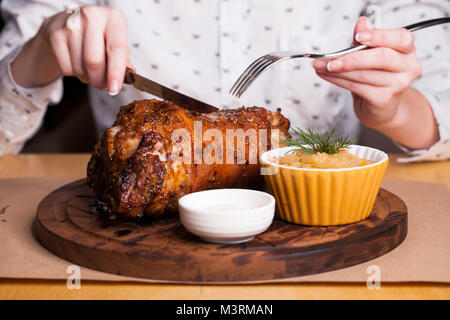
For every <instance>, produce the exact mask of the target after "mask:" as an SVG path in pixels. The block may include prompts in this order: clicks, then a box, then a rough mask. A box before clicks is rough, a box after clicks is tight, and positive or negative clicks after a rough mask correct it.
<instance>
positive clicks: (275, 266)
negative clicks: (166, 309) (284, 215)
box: [34, 179, 407, 284]
mask: <svg viewBox="0 0 450 320" xmlns="http://www.w3.org/2000/svg"><path fill="white" fill-rule="evenodd" d="M83 183H84V179H82V180H78V181H75V182H73V183H71V184H69V185H65V186H62V187H60V188H58V189H57V190H55V191H53V192H51V193H50V194H49V195H48V196H47V197H45V198H44V199H43V200H42V201H41V203H40V204H39V206H38V211H37V216H36V219H35V221H34V227H35V231H36V235H37V237H38V240H39V241H40V242H41V244H42V245H43V246H44V247H45V248H47V250H49V251H50V252H52V253H54V254H56V255H57V256H59V257H61V258H63V259H66V260H68V261H71V262H73V263H76V264H78V265H80V266H85V267H88V268H91V269H95V270H99V271H104V272H108V273H112V274H117V275H123V276H129V277H137V278H146V279H151V280H158V281H165V282H175V283H190V284H199V283H201V284H205V283H209V284H220V283H245V282H251V283H257V282H262V281H264V282H267V281H270V280H277V279H287V278H294V277H299V276H304V275H310V274H316V273H323V272H328V271H333V270H337V269H342V268H345V267H350V266H353V265H357V264H360V263H363V262H367V261H369V260H372V259H374V258H377V257H379V256H381V255H383V254H386V253H388V252H389V251H392V250H393V249H395V248H396V247H398V246H399V245H400V244H401V243H402V242H403V241H404V239H405V238H406V235H407V208H406V205H405V203H404V202H403V201H402V200H401V199H400V198H398V197H396V196H395V195H393V194H392V193H390V192H388V191H385V190H383V192H385V193H387V194H390V195H392V199H393V200H392V201H394V202H395V205H394V207H395V208H396V209H401V210H397V211H395V212H392V213H391V214H389V216H388V218H387V219H386V220H389V224H388V225H387V226H384V227H383V226H382V225H381V226H377V227H374V228H372V230H371V232H370V234H369V235H368V236H367V235H366V237H364V236H363V235H358V234H353V235H350V236H347V237H345V238H342V239H339V240H336V241H331V242H329V243H325V244H318V245H315V246H311V247H309V248H308V250H298V248H293V249H280V250H278V251H274V252H270V254H267V253H265V252H261V253H258V254H256V255H252V253H249V252H245V251H243V252H240V253H239V254H237V255H236V256H234V257H233V259H232V260H233V264H231V263H230V259H229V258H226V257H214V258H211V259H210V260H212V259H214V260H220V259H224V264H223V265H224V266H223V268H222V266H221V267H220V268H222V269H221V270H218V271H216V272H214V271H210V272H209V271H208V272H206V273H202V272H201V271H200V270H201V269H198V270H195V267H196V266H195V263H192V262H191V263H189V264H181V265H178V264H177V263H175V262H174V261H163V263H162V264H161V263H160V262H159V261H156V260H155V259H154V258H153V257H142V256H139V254H130V255H124V254H123V253H118V252H114V251H107V250H102V249H101V248H96V247H89V246H88V245H86V244H83V243H82V242H83V232H82V231H81V230H79V231H78V232H79V234H80V239H79V240H80V241H77V242H75V241H70V240H68V239H65V238H64V237H63V236H62V235H60V234H58V233H57V232H54V231H53V230H50V229H51V228H48V226H46V225H45V223H43V221H41V220H42V219H40V217H39V213H40V212H42V210H45V207H46V206H48V205H54V204H55V203H57V204H58V207H59V208H64V207H65V204H66V203H67V202H68V201H69V200H70V199H71V196H73V194H72V195H70V193H69V194H66V197H61V194H62V193H63V192H65V190H66V189H68V188H69V189H70V187H72V188H73V187H76V186H77V185H81V184H83ZM64 212H65V209H64ZM60 218H61V217H60ZM55 220H56V216H55ZM44 221H45V220H44ZM64 222H65V220H64V219H60V221H59V223H64ZM66 225H70V224H67V223H66ZM72 228H73V229H74V230H76V229H75V228H74V227H73V226H72ZM249 255H251V257H252V258H255V257H256V259H258V260H259V261H255V260H253V261H251V262H253V263H256V264H257V265H258V266H257V267H255V266H251V265H249V261H248V256H249ZM92 257H96V259H92ZM235 262H238V263H235ZM197 263H203V264H207V263H208V260H207V259H205V260H202V261H197ZM154 266H158V268H157V270H156V269H155V268H154ZM227 266H228V267H229V268H227ZM267 266H268V268H266V267H267ZM189 267H191V268H192V269H191V270H192V272H186V270H187V269H189ZM177 270H178V272H177Z"/></svg>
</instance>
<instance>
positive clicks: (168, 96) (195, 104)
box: [124, 68, 219, 113]
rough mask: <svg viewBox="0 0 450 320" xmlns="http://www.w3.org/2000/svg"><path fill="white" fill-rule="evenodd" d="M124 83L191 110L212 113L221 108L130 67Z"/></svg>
mask: <svg viewBox="0 0 450 320" xmlns="http://www.w3.org/2000/svg"><path fill="white" fill-rule="evenodd" d="M124 83H126V84H131V85H133V86H134V87H135V88H136V89H138V90H140V91H145V92H148V93H150V94H152V95H154V96H157V97H159V98H161V99H164V100H167V101H170V102H173V103H175V104H176V105H178V106H180V107H182V108H186V109H188V110H190V111H195V112H199V113H211V112H215V111H218V110H219V108H217V107H214V106H212V105H209V104H207V103H205V102H202V101H200V100H197V99H194V98H191V97H189V96H186V95H184V94H182V93H180V92H177V91H175V90H172V89H170V88H167V87H165V86H163V85H161V84H159V83H157V82H154V81H152V80H150V79H147V78H145V77H143V76H140V75H138V74H136V73H134V72H133V71H132V70H131V69H129V68H127V70H126V72H125V79H124Z"/></svg>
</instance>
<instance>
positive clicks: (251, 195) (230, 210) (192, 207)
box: [178, 189, 275, 243]
mask: <svg viewBox="0 0 450 320" xmlns="http://www.w3.org/2000/svg"><path fill="white" fill-rule="evenodd" d="M178 208H179V214H180V219H181V223H182V224H183V226H184V227H185V228H186V229H187V230H188V231H190V232H191V233H193V234H195V235H197V236H198V237H200V238H202V239H203V240H206V241H208V242H214V243H241V242H246V241H249V240H251V239H252V238H253V237H254V236H255V235H257V234H259V233H262V232H264V231H265V230H266V229H267V228H268V227H269V226H270V224H271V223H272V220H273V217H274V214H275V199H274V197H273V196H272V195H270V194H268V193H266V192H262V191H256V190H249V189H214V190H206V191H200V192H194V193H190V194H188V195H185V196H183V197H181V198H180V199H179V200H178Z"/></svg>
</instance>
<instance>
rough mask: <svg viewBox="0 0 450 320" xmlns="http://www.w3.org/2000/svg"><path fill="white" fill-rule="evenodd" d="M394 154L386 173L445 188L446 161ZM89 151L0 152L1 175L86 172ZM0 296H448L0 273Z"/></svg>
mask: <svg viewBox="0 0 450 320" xmlns="http://www.w3.org/2000/svg"><path fill="white" fill-rule="evenodd" d="M398 157H399V156H398V155H390V158H391V162H390V165H389V167H388V170H387V172H386V176H385V179H404V180H417V181H426V182H434V183H441V184H444V185H446V186H447V188H449V189H450V161H444V162H428V163H413V164H401V163H398V162H396V159H397V158H398ZM88 160H89V155H88V154H21V155H17V156H14V155H6V156H3V157H0V179H3V178H31V177H73V178H81V177H84V176H85V175H86V164H87V161H88ZM0 299H450V285H448V284H438V283H391V284H388V283H381V288H380V289H372V290H371V289H368V288H367V286H366V284H365V283H361V284H358V283H303V284H264V285H173V284H143V283H139V284H137V283H132V282H121V283H111V282H101V281H81V288H80V289H72V290H70V289H68V288H67V286H66V282H65V281H62V280H51V281H49V280H21V279H12V280H11V279H0Z"/></svg>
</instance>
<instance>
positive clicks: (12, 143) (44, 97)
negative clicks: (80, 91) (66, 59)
mask: <svg viewBox="0 0 450 320" xmlns="http://www.w3.org/2000/svg"><path fill="white" fill-rule="evenodd" d="M85 4H88V1H52V0H41V1H30V0H28V1H25V0H4V1H2V3H1V14H2V17H3V19H4V21H5V23H6V24H5V26H4V28H3V30H2V32H1V34H0V156H1V155H3V154H8V153H18V152H20V150H21V149H22V147H23V145H24V144H25V142H26V141H27V140H28V139H29V138H30V137H31V136H32V135H34V134H35V132H36V131H37V130H38V129H39V126H40V125H41V123H42V119H43V117H44V114H45V111H46V109H47V106H48V104H49V103H58V102H59V101H60V99H61V97H62V93H63V86H62V79H61V78H59V79H57V80H55V81H54V82H52V83H49V84H47V85H45V86H42V87H38V88H23V87H21V86H19V85H18V84H17V83H16V82H15V81H14V78H13V77H12V74H11V68H10V66H11V62H12V61H13V60H14V59H15V57H16V56H17V54H18V53H19V52H20V50H21V49H22V46H23V45H24V43H25V42H26V41H28V40H29V39H31V38H32V37H33V36H34V35H35V34H36V32H37V31H38V29H39V27H40V25H41V24H42V22H43V21H44V19H45V18H47V17H49V16H52V15H54V14H56V13H58V12H61V11H63V10H66V9H67V8H69V7H70V6H74V5H77V6H81V5H85ZM30 72H32V70H30Z"/></svg>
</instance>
